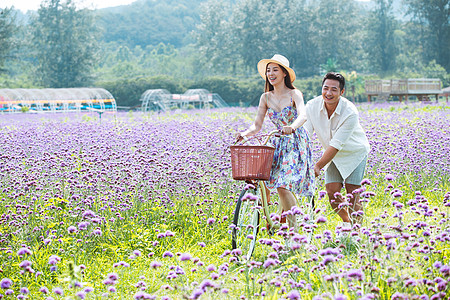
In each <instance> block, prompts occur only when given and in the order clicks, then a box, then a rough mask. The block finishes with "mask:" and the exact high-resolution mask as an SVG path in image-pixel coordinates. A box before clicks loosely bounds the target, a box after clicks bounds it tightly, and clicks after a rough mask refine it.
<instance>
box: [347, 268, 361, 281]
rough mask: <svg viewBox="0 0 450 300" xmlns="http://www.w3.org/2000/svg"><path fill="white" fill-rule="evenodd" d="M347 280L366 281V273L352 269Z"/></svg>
mask: <svg viewBox="0 0 450 300" xmlns="http://www.w3.org/2000/svg"><path fill="white" fill-rule="evenodd" d="M347 278H348V279H353V278H354V279H356V280H360V281H361V280H363V279H364V272H363V271H361V270H360V269H351V270H349V271H348V272H347Z"/></svg>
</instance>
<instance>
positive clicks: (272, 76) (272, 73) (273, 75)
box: [266, 63, 286, 85]
mask: <svg viewBox="0 0 450 300" xmlns="http://www.w3.org/2000/svg"><path fill="white" fill-rule="evenodd" d="M266 76H267V79H268V80H269V82H270V84H271V85H277V84H280V83H284V78H285V77H286V74H285V73H284V71H283V69H282V68H281V67H280V65H279V64H276V63H269V64H268V65H267V68H266Z"/></svg>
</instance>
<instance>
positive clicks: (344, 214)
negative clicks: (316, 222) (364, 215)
mask: <svg viewBox="0 0 450 300" xmlns="http://www.w3.org/2000/svg"><path fill="white" fill-rule="evenodd" d="M342 187H343V185H342V183H340V182H330V183H327V184H325V189H326V190H327V194H328V200H329V201H330V205H331V207H332V208H333V210H334V211H335V212H336V213H337V214H338V215H339V216H340V217H341V219H342V221H343V222H347V223H350V222H351V219H350V216H349V214H348V209H347V206H344V207H339V204H341V203H344V202H345V201H344V199H343V198H342V197H341V196H339V195H338V196H335V194H336V193H340V192H341V189H342Z"/></svg>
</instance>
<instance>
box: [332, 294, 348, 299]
mask: <svg viewBox="0 0 450 300" xmlns="http://www.w3.org/2000/svg"><path fill="white" fill-rule="evenodd" d="M334 300H347V296H345V295H342V294H340V293H337V294H336V295H334Z"/></svg>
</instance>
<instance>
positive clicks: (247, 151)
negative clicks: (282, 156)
mask: <svg viewBox="0 0 450 300" xmlns="http://www.w3.org/2000/svg"><path fill="white" fill-rule="evenodd" d="M230 150H231V170H232V173H233V179H235V180H248V179H255V180H256V179H257V180H269V178H270V170H271V169H272V162H273V153H274V152H275V148H274V147H269V146H249V145H244V146H242V145H241V146H230Z"/></svg>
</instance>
